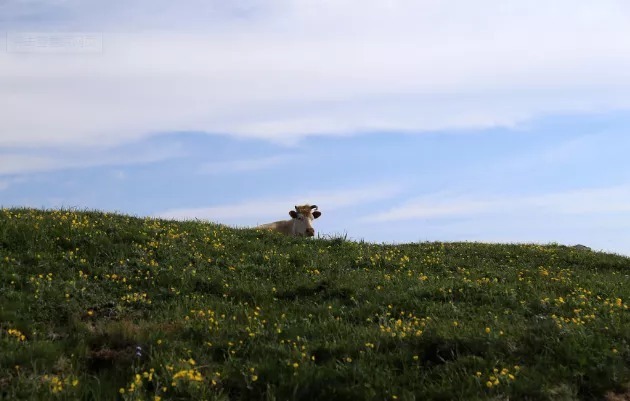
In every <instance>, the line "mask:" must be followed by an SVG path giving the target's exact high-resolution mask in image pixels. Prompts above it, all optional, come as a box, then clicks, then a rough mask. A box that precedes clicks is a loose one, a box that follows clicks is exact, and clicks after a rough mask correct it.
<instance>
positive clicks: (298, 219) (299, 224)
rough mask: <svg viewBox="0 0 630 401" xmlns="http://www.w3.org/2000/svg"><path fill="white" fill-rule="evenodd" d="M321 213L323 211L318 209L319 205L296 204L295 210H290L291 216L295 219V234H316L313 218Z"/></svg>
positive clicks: (311, 235) (310, 235) (308, 235)
mask: <svg viewBox="0 0 630 401" xmlns="http://www.w3.org/2000/svg"><path fill="white" fill-rule="evenodd" d="M313 209H315V211H313ZM321 215H322V213H321V212H320V211H319V210H317V205H313V206H311V205H302V206H295V210H291V211H290V212H289V216H291V218H292V219H293V235H299V236H307V237H313V236H315V229H314V228H313V220H314V219H316V218H318V217H319V216H321Z"/></svg>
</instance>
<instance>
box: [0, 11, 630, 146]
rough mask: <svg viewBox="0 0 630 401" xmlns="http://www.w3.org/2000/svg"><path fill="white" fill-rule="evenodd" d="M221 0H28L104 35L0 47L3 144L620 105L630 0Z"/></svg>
mask: <svg viewBox="0 0 630 401" xmlns="http://www.w3.org/2000/svg"><path fill="white" fill-rule="evenodd" d="M222 3H223V2H210V3H209V5H203V3H201V2H193V3H191V4H189V5H184V3H173V2H166V1H162V0H158V1H157V2H155V3H153V2H147V1H134V2H131V3H129V4H127V3H124V5H123V3H122V2H121V3H120V4H119V3H118V2H114V4H113V5H112V10H113V11H110V10H109V9H107V8H105V7H104V5H103V4H98V3H95V4H92V3H90V4H88V5H82V4H79V3H77V2H75V1H71V2H52V3H50V2H49V3H46V2H41V1H40V2H35V3H33V4H35V5H39V6H41V4H48V5H49V8H50V9H54V10H55V13H57V14H61V15H63V16H64V18H65V20H63V19H61V20H63V21H65V23H66V24H69V25H70V26H72V23H74V24H75V25H81V21H89V22H87V23H83V25H84V26H82V28H83V29H84V30H85V28H86V26H85V24H89V26H87V28H90V27H96V29H102V30H103V31H104V33H103V41H104V43H103V49H104V50H103V53H101V54H74V55H72V54H44V55H42V54H16V53H2V54H0V71H2V74H0V87H2V88H3V96H2V98H0V121H2V124H1V125H0V146H31V147H38V146H42V145H67V144H75V145H76V144H82V145H86V146H92V145H94V146H103V145H114V144H119V143H122V142H128V141H133V140H137V139H139V138H144V137H146V136H148V135H152V134H155V133H160V132H168V131H185V130H194V131H206V132H210V133H221V134H231V135H238V136H246V137H257V138H265V139H269V140H274V141H277V142H280V143H287V144H291V143H295V141H297V140H299V138H302V137H304V136H306V135H314V134H319V135H341V134H343V135H349V134H356V133H360V132H364V131H371V130H392V131H394V130H395V131H409V132H418V131H423V130H438V129H449V128H462V127H464V128H469V127H475V128H479V127H488V126H497V125H514V124H518V123H520V122H523V121H525V120H527V119H529V118H533V117H536V116H540V115H546V114H551V113H558V112H594V111H602V110H610V109H629V108H630V73H629V72H628V71H630V42H628V41H627V40H625V38H627V37H630V25H628V24H627V20H628V18H629V16H630V4H628V3H627V2H626V1H621V0H602V1H599V2H596V3H595V2H588V3H587V2H585V3H582V4H576V3H575V2H573V1H568V0H559V1H555V2H553V4H550V3H549V2H546V1H542V0H537V1H529V2H521V3H518V2H505V1H502V0H480V1H476V2H468V1H461V0H452V1H443V2H437V1H433V0H423V1H411V0H391V1H387V2H381V1H367V2H366V1H358V0H336V1H310V0H309V1H307V0H277V1H253V0H252V1H241V2H238V3H237V4H236V5H234V6H221V4H222ZM29 4H30V3H29ZM4 7H5V10H4V11H6V12H7V14H5V15H15V16H16V18H17V16H20V15H22V16H24V15H28V12H26V11H24V7H26V6H24V3H22V2H13V3H9V5H8V6H7V5H5V6H4ZM33 7H35V6H33ZM73 7H74V8H73ZM160 10H163V11H160ZM55 13H53V12H52V11H51V15H53V16H54V15H56V14H55ZM169 17H171V18H169ZM5 18H7V17H5ZM51 18H52V17H51ZM208 21H211V23H208ZM115 22H117V23H118V25H116V24H115ZM53 25H54V24H53ZM10 26H12V27H13V29H18V28H19V27H20V25H19V24H18V23H16V24H12V25H10ZM185 26H192V27H193V28H188V29H184V27H185ZM113 27H116V28H113ZM134 27H141V28H140V29H142V30H143V32H138V31H136V32H135V33H128V34H122V33H116V31H115V30H114V29H118V32H122V31H123V30H127V32H134ZM148 29H153V30H149V31H147V30H148ZM174 31H176V32H179V33H173V32H174Z"/></svg>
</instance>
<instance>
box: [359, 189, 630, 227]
mask: <svg viewBox="0 0 630 401" xmlns="http://www.w3.org/2000/svg"><path fill="white" fill-rule="evenodd" d="M629 197H630V185H620V186H614V187H607V188H587V189H578V190H571V191H565V192H559V193H550V194H543V195H525V196H516V195H505V196H462V195H456V194H449V193H438V194H431V195H427V196H425V197H422V198H419V199H416V200H412V201H410V202H408V203H406V204H403V205H401V206H398V207H394V208H392V209H390V210H388V211H385V212H381V213H376V214H374V215H371V216H370V217H369V218H366V219H365V221H366V222H368V221H371V222H392V221H401V220H414V219H440V218H451V217H457V218H465V217H476V216H483V215H505V216H511V217H512V218H513V217H514V216H522V215H528V214H530V215H534V214H535V215H541V214H543V215H544V214H546V215H550V214H553V215H575V216H580V215H593V214H606V213H630V204H629V203H628V202H627V199H628V198H629Z"/></svg>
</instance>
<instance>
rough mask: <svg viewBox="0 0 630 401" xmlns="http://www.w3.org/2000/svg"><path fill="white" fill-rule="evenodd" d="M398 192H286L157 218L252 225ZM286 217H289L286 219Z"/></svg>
mask: <svg viewBox="0 0 630 401" xmlns="http://www.w3.org/2000/svg"><path fill="white" fill-rule="evenodd" d="M400 192H401V187H400V186H398V185H392V184H382V185H374V186H370V187H362V188H352V189H345V190H336V191H321V190H320V191H312V192H310V193H306V194H301V195H297V194H294V193H291V189H287V190H286V193H284V194H278V195H277V196H275V197H267V198H260V199H250V200H244V201H241V202H238V203H234V204H230V205H216V206H210V207H200V208H185V209H174V210H167V211H164V212H161V213H157V214H156V216H157V217H161V218H167V219H178V220H182V219H206V220H211V221H215V222H221V223H227V224H242V223H247V222H249V224H251V225H254V224H257V223H262V222H264V220H265V219H271V220H274V219H276V220H277V219H281V218H285V216H286V215H288V214H287V213H288V211H289V210H291V209H292V207H293V205H300V204H305V203H309V204H317V205H318V206H320V208H322V210H325V211H333V210H337V209H342V208H346V207H350V206H353V205H357V204H359V203H362V204H367V203H370V202H376V201H379V200H383V199H389V198H392V197H394V196H396V195H397V194H399V193H400ZM286 218H288V217H286Z"/></svg>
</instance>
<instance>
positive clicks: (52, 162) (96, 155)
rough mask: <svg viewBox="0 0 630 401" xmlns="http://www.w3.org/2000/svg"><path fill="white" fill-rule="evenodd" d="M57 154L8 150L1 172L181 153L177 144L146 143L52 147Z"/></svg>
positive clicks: (144, 160)
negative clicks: (130, 148) (121, 147)
mask: <svg viewBox="0 0 630 401" xmlns="http://www.w3.org/2000/svg"><path fill="white" fill-rule="evenodd" d="M50 153H53V154H54V156H48V155H45V154H41V152H38V153H28V152H24V151H22V152H19V153H17V152H16V153H5V154H1V155H0V176H2V175H21V174H31V173H43V172H51V171H59V170H65V169H74V168H86V167H98V166H108V165H119V166H122V165H133V164H146V163H153V162H158V161H162V160H166V159H171V158H174V157H178V156H181V155H182V154H183V153H182V151H181V149H180V148H179V147H178V146H171V147H170V148H161V147H147V148H145V149H142V150H140V151H134V152H130V151H128V150H127V151H121V150H118V151H111V149H109V150H107V151H105V152H100V151H97V152H77V151H73V152H60V151H59V150H57V151H51V152H50Z"/></svg>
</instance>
